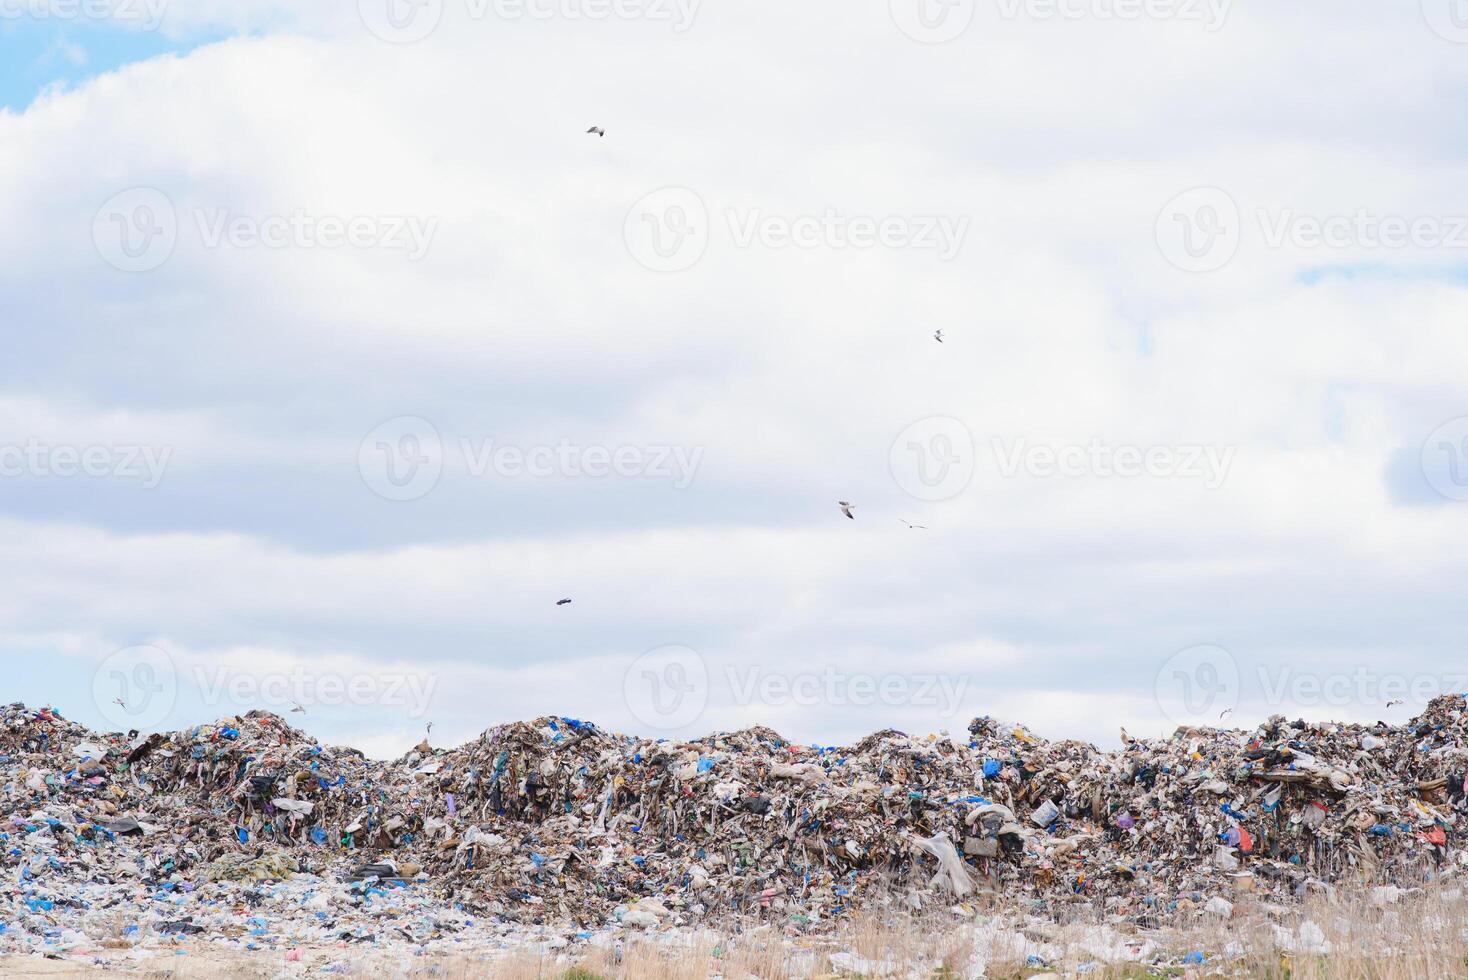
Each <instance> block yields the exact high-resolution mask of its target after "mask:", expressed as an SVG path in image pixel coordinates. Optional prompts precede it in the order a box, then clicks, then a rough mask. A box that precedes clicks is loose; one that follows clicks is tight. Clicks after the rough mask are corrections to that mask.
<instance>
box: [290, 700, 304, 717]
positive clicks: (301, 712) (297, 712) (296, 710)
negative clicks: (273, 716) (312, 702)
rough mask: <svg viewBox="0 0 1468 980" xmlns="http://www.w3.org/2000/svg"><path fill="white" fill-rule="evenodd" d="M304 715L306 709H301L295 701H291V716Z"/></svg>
mask: <svg viewBox="0 0 1468 980" xmlns="http://www.w3.org/2000/svg"><path fill="white" fill-rule="evenodd" d="M305 713H306V709H305V708H303V707H301V705H300V703H299V702H296V701H292V702H291V714H293V715H304V714H305Z"/></svg>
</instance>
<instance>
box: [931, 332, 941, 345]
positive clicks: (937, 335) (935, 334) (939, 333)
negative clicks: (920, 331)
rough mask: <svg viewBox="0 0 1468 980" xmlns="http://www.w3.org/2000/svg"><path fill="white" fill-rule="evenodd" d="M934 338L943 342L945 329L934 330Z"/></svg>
mask: <svg viewBox="0 0 1468 980" xmlns="http://www.w3.org/2000/svg"><path fill="white" fill-rule="evenodd" d="M933 339H934V340H936V341H937V342H938V343H940V344H941V343H943V331H941V330H934V331H933Z"/></svg>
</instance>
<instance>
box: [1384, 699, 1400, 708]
mask: <svg viewBox="0 0 1468 980" xmlns="http://www.w3.org/2000/svg"><path fill="white" fill-rule="evenodd" d="M1402 703H1403V701H1402V699H1401V698H1393V699H1392V700H1390V701H1388V702H1387V703H1386V706H1387V707H1388V708H1395V707H1396V706H1397V705H1399V704H1402Z"/></svg>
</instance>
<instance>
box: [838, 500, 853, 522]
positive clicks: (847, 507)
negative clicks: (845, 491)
mask: <svg viewBox="0 0 1468 980" xmlns="http://www.w3.org/2000/svg"><path fill="white" fill-rule="evenodd" d="M836 506H837V507H840V508H841V513H843V514H845V515H846V516H847V517H849V518H851V519H852V520H853V521H854V520H856V515H855V514H853V513H852V511H853V510H855V509H856V504H853V503H852V502H851V501H849V500H838V501H836Z"/></svg>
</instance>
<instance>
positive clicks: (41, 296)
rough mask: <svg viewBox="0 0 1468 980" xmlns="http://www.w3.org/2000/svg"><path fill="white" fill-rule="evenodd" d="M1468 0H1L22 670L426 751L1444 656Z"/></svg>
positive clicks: (83, 695)
mask: <svg viewBox="0 0 1468 980" xmlns="http://www.w3.org/2000/svg"><path fill="white" fill-rule="evenodd" d="M1455 3H1456V0H1423V2H1421V3H1418V2H1417V0H1392V2H1389V3H1384V2H1381V0H1337V2H1333V3H1328V4H1327V3H1323V2H1308V3H1302V4H1289V5H1282V4H1249V5H1245V4H1242V3H1237V4H1236V3H1229V2H1225V0H1146V2H1143V0H1049V2H1047V0H986V2H978V3H971V2H969V0H951V2H949V3H947V4H944V3H942V2H939V0H890V2H889V0H856V2H852V0H809V2H803V3H791V2H790V0H778V2H777V0H738V2H734V0H707V2H703V3H698V2H695V0H422V2H420V3H418V4H416V5H415V4H414V3H410V2H408V0H362V2H361V3H360V4H358V3H355V2H338V3H335V4H319V5H309V7H310V10H311V12H310V13H302V11H301V8H305V7H307V6H308V5H305V4H299V3H287V2H285V0H170V2H165V0H106V2H104V0H76V2H68V0H0V106H3V107H4V108H0V221H3V228H4V234H3V235H0V325H3V331H4V345H3V351H4V355H3V357H0V649H3V650H4V653H5V656H6V657H7V660H8V664H9V666H10V669H9V670H8V671H7V673H6V675H5V677H6V682H5V685H4V688H5V689H4V692H3V697H4V698H5V699H6V700H24V701H26V702H27V703H29V704H31V705H33V706H39V705H42V704H53V705H55V706H56V708H57V709H58V710H60V711H61V712H62V713H63V714H66V715H67V716H69V717H74V718H76V719H78V720H81V721H83V722H86V723H88V724H93V725H99V726H104V727H108V728H118V727H130V726H133V725H136V726H140V727H181V726H185V725H190V724H195V723H198V722H200V721H204V720H206V719H212V718H217V717H220V716H224V715H230V714H233V713H237V712H241V711H245V710H249V709H251V708H256V707H267V708H271V709H272V710H277V711H281V712H283V713H290V712H291V709H292V704H293V702H299V703H300V705H301V707H303V708H305V709H306V710H305V713H304V714H302V713H291V714H290V717H291V719H292V721H294V722H296V723H298V724H301V725H302V726H303V727H305V728H306V729H308V730H309V731H311V732H312V733H313V734H315V735H317V736H318V737H320V738H322V739H323V740H327V741H340V742H348V743H352V744H356V745H359V746H361V747H363V748H365V749H367V750H368V751H370V752H373V753H375V754H394V753H396V752H399V751H401V750H403V749H404V748H406V747H407V746H409V745H411V744H412V743H413V742H415V741H417V740H418V739H419V738H420V737H421V736H422V734H423V731H424V728H425V726H426V724H427V723H428V722H430V721H431V722H433V724H434V730H433V737H434V739H435V741H439V742H452V741H458V740H462V739H465V738H468V737H471V736H473V735H474V734H476V733H477V732H478V731H480V730H481V729H483V728H485V727H487V726H489V725H492V724H496V723H499V722H503V721H508V720H515V719H519V718H530V717H534V716H537V715H542V714H557V715H565V716H571V717H576V718H584V719H590V720H594V721H596V722H597V723H599V724H602V725H604V726H607V727H612V728H617V729H621V730H630V731H636V732H641V733H646V734H667V735H690V734H702V733H705V732H708V731H711V730H715V729H733V728H738V727H742V726H744V725H747V724H754V723H760V724H767V725H770V726H772V727H774V728H776V729H777V730H779V731H781V732H782V733H784V734H785V735H786V736H787V737H789V738H792V739H795V740H799V741H804V742H811V741H814V742H820V743H822V744H829V743H836V742H844V741H849V740H853V739H855V738H859V737H860V736H862V735H863V734H866V733H868V732H871V731H874V730H877V729H881V728H886V727H896V728H901V729H904V730H909V731H915V732H923V733H926V732H930V731H938V730H940V729H948V730H950V731H953V732H962V731H963V729H964V728H965V727H966V726H967V724H968V721H969V719H971V718H973V717H974V716H976V715H993V716H997V717H999V718H1001V719H1005V720H1008V721H1023V722H1026V723H1028V724H1029V725H1030V726H1031V727H1032V728H1034V729H1035V730H1036V731H1037V732H1039V733H1041V734H1044V735H1047V736H1052V737H1061V736H1074V737H1080V738H1085V739H1090V740H1094V741H1098V742H1101V743H1110V742H1113V741H1114V740H1115V739H1116V738H1117V730H1118V728H1119V727H1120V726H1123V725H1124V726H1126V727H1127V728H1128V730H1129V731H1131V732H1133V733H1134V734H1136V733H1144V734H1160V733H1163V732H1167V731H1170V730H1171V729H1172V727H1173V726H1174V725H1175V724H1176V723H1179V722H1184V721H1201V720H1216V719H1217V717H1218V716H1219V715H1221V714H1222V713H1223V712H1224V711H1226V710H1227V709H1229V708H1232V709H1234V714H1233V716H1232V717H1231V718H1230V721H1231V722H1254V721H1258V720H1261V719H1263V718H1264V717H1267V716H1268V715H1270V714H1272V713H1274V712H1276V711H1278V712H1284V713H1288V714H1290V715H1292V716H1293V715H1297V714H1303V715H1306V716H1310V717H1316V718H1331V717H1334V718H1342V719H1363V720H1371V719H1375V718H1389V719H1395V720H1402V719H1404V718H1405V717H1408V716H1409V715H1410V713H1411V710H1412V708H1413V707H1414V706H1416V705H1417V704H1418V703H1420V702H1421V701H1422V700H1423V699H1424V698H1425V697H1427V696H1429V695H1430V694H1432V693H1436V692H1438V691H1463V690H1468V677H1465V676H1463V675H1462V674H1460V673H1459V672H1460V671H1462V672H1464V673H1465V674H1468V668H1465V667H1464V664H1465V663H1468V659H1465V657H1464V654H1465V652H1468V650H1465V646H1468V644H1465V628H1468V617H1465V614H1464V599H1463V595H1464V586H1465V584H1468V578H1465V574H1468V546H1465V542H1468V160H1465V157H1468V100H1465V98H1464V92H1465V89H1468V9H1463V7H1462V5H1461V4H1457V5H1456V6H1455ZM591 126H598V127H602V128H604V129H605V135H604V136H599V135H596V134H589V133H587V132H586V130H587V129H588V127H591ZM940 330H941V331H942V340H941V342H940V341H939V340H938V339H937V338H936V336H935V334H936V332H937V331H940ZM838 501H850V502H853V503H855V504H856V507H855V509H854V511H853V513H854V515H855V519H854V520H852V519H848V518H847V517H845V516H844V515H843V514H842V513H841V511H840V510H839V509H838V506H837V502H838ZM904 521H906V522H911V523H912V524H916V525H920V527H917V528H909V527H908V526H907V525H906V524H905V523H903V522H904ZM563 598H571V599H572V600H573V601H572V602H571V603H570V604H567V605H559V606H558V605H557V604H556V602H557V600H560V599H563ZM1398 697H1402V698H1404V699H1405V700H1406V701H1407V702H1408V703H1407V704H1405V705H1401V706H1394V707H1391V708H1388V707H1387V702H1388V701H1390V700H1395V699H1396V698H1398ZM117 702H121V703H117Z"/></svg>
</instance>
